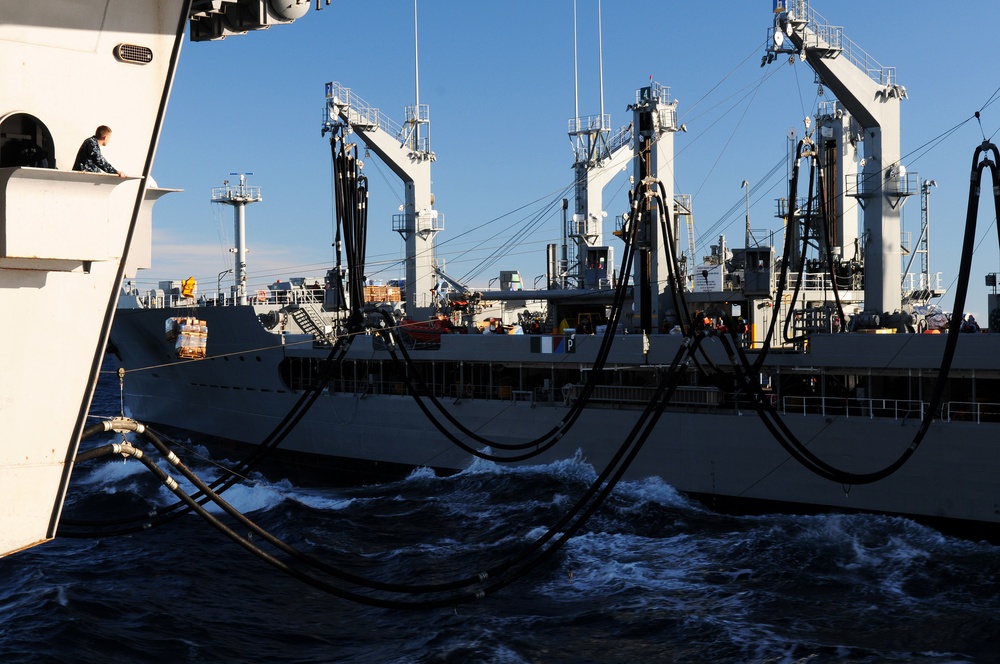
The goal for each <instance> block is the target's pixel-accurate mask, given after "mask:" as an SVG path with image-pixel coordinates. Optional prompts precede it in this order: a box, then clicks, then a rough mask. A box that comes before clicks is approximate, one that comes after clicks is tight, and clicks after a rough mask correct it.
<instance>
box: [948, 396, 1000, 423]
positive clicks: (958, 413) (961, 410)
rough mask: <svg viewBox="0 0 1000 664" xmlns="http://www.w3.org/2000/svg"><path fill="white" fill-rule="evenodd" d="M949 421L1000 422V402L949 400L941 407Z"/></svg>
mask: <svg viewBox="0 0 1000 664" xmlns="http://www.w3.org/2000/svg"><path fill="white" fill-rule="evenodd" d="M941 413H942V418H943V419H944V420H946V421H948V422H975V423H976V424H980V423H982V422H1000V404H998V403H988V402H979V401H949V402H948V403H946V404H944V406H942V408H941Z"/></svg>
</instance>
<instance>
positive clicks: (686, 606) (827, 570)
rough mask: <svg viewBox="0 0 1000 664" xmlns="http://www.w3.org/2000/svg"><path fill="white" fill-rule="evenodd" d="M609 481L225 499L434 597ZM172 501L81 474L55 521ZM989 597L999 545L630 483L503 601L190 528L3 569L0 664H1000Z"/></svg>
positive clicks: (487, 472) (271, 489)
mask: <svg viewBox="0 0 1000 664" xmlns="http://www.w3.org/2000/svg"><path fill="white" fill-rule="evenodd" d="M93 411H94V412H95V413H100V414H102V415H109V414H115V413H116V412H117V411H118V396H117V391H116V384H115V381H113V380H102V383H101V385H100V386H99V389H98V394H97V396H96V399H95V403H94V408H93ZM113 439H114V438H112V437H106V438H103V439H102V440H97V441H92V442H88V444H89V445H93V444H96V443H99V442H110V441H111V440H113ZM178 443H179V446H178V448H177V453H178V454H179V455H180V456H181V458H182V459H184V461H185V462H186V463H187V464H188V465H190V466H191V467H192V468H194V469H195V470H196V471H197V472H198V473H199V475H202V476H204V477H205V478H211V477H214V476H216V475H217V474H218V473H219V470H218V468H217V467H216V466H215V465H213V464H212V463H210V462H209V461H206V460H204V459H203V458H201V457H202V454H203V453H204V449H203V448H201V447H200V446H199V444H198V441H196V440H194V441H192V440H183V441H178ZM598 470H599V469H598ZM172 474H174V475H175V476H176V474H175V473H172ZM595 476H596V472H595V469H593V468H591V467H590V466H589V465H587V464H586V463H584V462H582V461H580V460H578V459H572V458H570V459H568V460H567V461H564V462H561V463H557V464H551V465H546V466H536V467H527V468H519V469H506V468H502V467H497V466H494V465H492V464H487V463H476V464H473V465H472V466H471V467H470V468H469V470H467V471H465V472H462V473H459V474H458V475H455V476H451V477H447V478H440V477H435V476H434V475H433V474H432V473H430V472H427V471H416V472H414V473H413V474H412V475H411V476H410V477H409V478H408V479H406V480H404V481H400V482H396V483H392V484H385V485H379V486H368V487H357V488H346V489H345V488H336V489H316V488H303V487H298V486H296V485H294V484H292V483H291V482H289V481H287V480H278V481H273V480H272V481H268V480H265V479H263V478H261V477H254V478H250V479H249V480H247V481H245V482H243V483H241V484H239V485H237V486H234V487H233V488H232V489H230V490H229V491H227V492H226V493H225V497H226V499H227V500H228V501H229V502H231V503H232V504H233V505H234V506H236V507H237V508H239V509H240V510H241V511H243V512H244V513H246V514H247V515H248V516H249V517H250V518H251V519H253V520H254V521H255V522H257V523H259V524H260V525H262V526H263V527H265V528H266V529H267V530H268V531H270V532H272V533H274V534H275V535H276V536H278V537H280V538H282V539H283V540H285V541H287V542H289V543H291V544H293V545H294V546H295V547H297V548H298V549H299V550H302V551H305V552H308V553H309V554H311V555H313V556H315V557H317V558H320V559H322V560H323V561H325V562H326V563H327V564H329V565H331V566H335V567H337V568H339V569H344V570H349V571H350V572H351V573H354V574H357V575H360V576H364V577H368V578H373V579H378V580H381V581H384V582H389V583H406V584H421V583H429V582H440V581H443V580H450V579H458V578H464V577H466V576H468V575H471V574H474V573H476V572H478V571H479V570H482V569H486V568H490V567H493V566H495V565H499V564H502V563H503V561H505V560H509V559H511V558H512V557H515V556H517V555H518V553H520V552H521V551H523V550H524V549H525V547H526V546H527V545H528V544H529V543H530V542H532V541H533V540H534V539H535V538H536V537H538V536H539V535H540V534H541V533H543V532H544V531H545V530H546V529H547V528H548V527H549V526H550V525H551V524H553V523H555V522H556V521H557V520H558V519H559V518H560V517H561V516H562V515H563V514H564V513H565V511H566V510H567V509H568V508H569V506H570V505H572V504H573V503H574V502H575V500H576V498H577V497H578V496H579V495H580V494H582V492H583V491H584V490H585V489H586V488H587V487H588V486H589V484H590V482H591V481H592V480H593V478H594V477H595ZM173 501H174V497H173V495H172V494H170V493H169V492H168V491H167V490H166V489H164V488H162V487H161V486H160V485H159V484H158V482H156V481H155V479H153V478H152V476H151V475H150V473H149V472H148V471H147V470H146V469H145V468H144V467H143V466H142V465H141V464H140V463H139V462H137V461H134V460H132V461H128V462H123V461H122V460H120V459H119V460H116V461H106V460H103V459H102V460H97V461H95V462H90V463H87V464H86V465H81V466H80V467H79V468H78V469H77V471H76V473H75V476H74V479H73V484H72V488H71V493H70V497H69V500H68V503H67V507H66V510H65V513H64V517H65V518H73V519H77V520H91V521H94V522H100V521H102V520H106V519H113V518H117V517H121V516H123V515H131V514H133V513H135V512H136V511H137V510H146V509H148V508H149V507H150V506H160V507H162V506H165V505H169V504H171V503H172V502H173ZM213 514H216V515H220V516H221V513H220V511H219V510H218V509H214V510H213ZM87 529H88V528H81V527H77V528H75V529H74V530H76V531H81V530H83V531H86V530H87ZM91 530H92V528H91ZM242 534H243V536H244V537H247V538H250V539H252V540H253V541H254V542H255V543H256V544H260V545H261V547H262V548H266V549H267V550H268V551H270V552H271V553H272V554H274V555H275V556H276V557H277V558H278V559H280V560H282V561H284V562H288V563H289V564H297V561H295V560H294V559H292V558H290V557H289V556H288V555H285V554H281V553H278V552H275V550H274V549H273V548H270V547H269V546H268V545H265V543H264V542H262V541H260V539H259V538H258V537H257V536H253V537H251V536H250V534H249V533H248V532H243V533H242ZM297 569H301V566H299V567H297ZM311 573H312V572H311ZM324 578H326V579H327V582H328V583H330V584H331V585H336V586H337V587H338V588H340V589H342V590H345V591H351V592H358V593H364V595H365V596H366V597H385V596H386V595H384V594H379V593H378V592H373V591H364V590H361V589H358V588H357V587H356V586H355V585H351V584H346V583H344V582H336V581H331V580H330V578H329V577H324ZM998 578H1000V548H998V547H996V546H993V545H990V544H987V543H978V542H971V541H967V540H962V539H955V538H951V537H946V536H944V535H942V534H940V533H938V532H936V531H934V530H932V529H929V528H926V527H923V526H920V525H917V524H915V523H913V522H911V521H908V520H905V519H899V518H887V517H880V516H864V515H861V516H858V515H852V516H843V515H840V516H837V515H833V516H790V515H768V516H754V517H734V516H726V515H720V514H716V513H713V512H711V511H709V510H707V509H706V508H705V507H703V506H702V505H700V504H698V503H695V502H692V501H690V500H688V499H687V498H685V497H684V496H683V495H680V494H678V493H677V492H676V491H674V490H673V489H672V488H671V487H670V486H668V485H666V484H664V483H662V482H660V481H657V480H646V481H643V482H633V483H624V484H621V485H619V486H618V487H617V489H616V490H615V492H614V494H613V495H612V496H611V497H610V499H609V500H608V501H606V502H605V503H604V505H603V506H602V507H601V508H600V509H599V510H598V512H597V513H596V514H595V515H594V516H593V517H592V518H591V519H590V520H589V521H588V522H587V523H586V525H585V526H584V527H583V528H582V529H581V530H580V531H579V533H578V534H576V535H575V536H573V537H571V538H570V539H569V540H568V541H567V542H566V544H565V546H563V547H562V548H561V549H559V550H558V551H557V552H556V553H554V554H553V555H552V556H551V557H550V558H548V559H546V560H545V561H543V562H542V563H541V564H540V565H539V566H537V567H535V568H533V569H531V570H530V571H529V572H528V573H527V574H526V575H525V576H523V577H522V578H519V579H517V580H516V581H514V582H513V583H511V584H510V585H508V586H506V587H504V588H502V589H500V590H499V591H497V592H495V593H492V594H489V595H487V596H486V597H483V598H481V599H478V600H476V601H474V602H471V603H458V604H454V605H449V606H443V607H439V608H433V609H405V610H404V609H388V608H379V607H372V606H368V605H366V604H361V603H358V602H355V601H352V600H349V599H344V598H342V597H338V596H333V595H331V594H329V593H327V592H324V591H322V590H320V589H317V588H316V587H314V586H313V585H310V584H308V583H306V582H303V581H302V580H300V579H298V578H293V577H291V576H289V575H287V574H285V573H283V572H281V571H279V570H277V569H275V568H274V567H272V566H270V565H268V564H266V563H264V562H262V561H261V560H259V559H258V558H256V557H254V556H252V555H250V554H249V553H248V552H247V551H245V550H244V549H243V548H242V547H240V546H238V545H237V544H235V543H234V542H232V541H231V540H229V539H227V538H226V537H224V536H223V535H222V534H221V533H219V532H218V531H217V530H215V529H214V528H212V527H210V526H209V525H208V523H207V522H206V521H205V520H203V519H202V518H200V517H198V516H196V515H191V514H189V515H186V516H183V517H181V518H178V519H176V520H174V521H172V522H170V523H168V524H165V525H162V526H159V527H155V528H151V529H148V530H145V531H142V532H136V533H132V534H128V535H122V536H102V537H96V538H82V539H77V538H68V537H60V538H57V539H56V540H55V541H54V542H51V543H48V544H45V545H42V546H40V547H36V548H34V549H32V550H29V551H26V552H23V553H20V554H17V555H15V556H11V557H7V558H4V559H0V662H3V663H5V664H8V663H14V662H31V663H36V662H74V663H78V662H101V663H106V662H116V663H117V662H154V661H155V662H160V661H163V662H168V661H169V662H366V663H367V662H497V663H504V664H514V663H522V662H573V663H578V662H622V663H624V662H629V663H631V662H991V661H998V660H1000V587H998ZM394 597H398V596H396V595H394ZM421 597H422V596H420V595H415V596H406V597H404V598H403V599H404V600H406V601H410V600H419V599H420V598H421Z"/></svg>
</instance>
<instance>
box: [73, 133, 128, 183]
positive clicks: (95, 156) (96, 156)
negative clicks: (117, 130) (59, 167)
mask: <svg viewBox="0 0 1000 664" xmlns="http://www.w3.org/2000/svg"><path fill="white" fill-rule="evenodd" d="M109 140H111V128H110V127H107V126H105V125H101V126H100V127H98V128H97V131H95V132H94V135H93V136H91V137H90V138H88V139H87V140H85V141H84V142H83V145H81V146H80V150H79V151H78V152H77V153H76V161H75V162H74V163H73V170H74V171H86V172H88V173H111V174H112V175H117V176H118V177H120V178H123V177H126V175H125V174H124V173H122V172H120V171H118V170H116V169H115V167H114V166H112V165H111V164H110V163H108V160H107V159H105V158H104V155H103V154H101V148H102V147H103V146H105V145H107V144H108V141H109Z"/></svg>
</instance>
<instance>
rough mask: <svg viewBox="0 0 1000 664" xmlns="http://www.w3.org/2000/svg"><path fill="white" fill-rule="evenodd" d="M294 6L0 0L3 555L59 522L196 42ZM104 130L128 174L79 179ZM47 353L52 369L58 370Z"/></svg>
mask: <svg viewBox="0 0 1000 664" xmlns="http://www.w3.org/2000/svg"><path fill="white" fill-rule="evenodd" d="M310 4H311V3H310V2H304V1H301V0H295V1H291V2H281V3H274V2H268V1H267V0H216V1H210V2H206V1H204V0H199V1H196V2H190V1H185V0H158V1H156V2H153V1H152V0H75V1H74V2H25V1H23V0H3V2H0V306H2V307H3V309H4V310H5V311H8V312H17V317H18V319H19V320H20V321H30V329H29V328H27V327H26V324H23V323H18V324H5V325H3V326H0V348H2V349H3V355H4V362H3V369H2V371H3V392H2V395H0V428H2V429H3V432H4V433H3V437H2V440H0V555H5V554H7V553H11V552H13V551H17V550H19V549H22V548H25V547H28V546H31V545H33V544H37V543H39V542H43V541H46V540H48V539H50V538H52V537H53V536H54V534H55V531H56V526H57V524H58V520H59V514H60V510H61V507H62V502H63V498H64V496H65V492H66V487H67V484H68V481H69V476H70V472H71V470H72V460H73V458H74V455H75V454H76V449H77V445H78V443H79V440H80V435H81V432H82V431H83V429H84V425H85V418H86V415H87V412H88V409H89V406H90V400H91V396H92V392H93V387H94V383H95V380H96V377H97V373H98V370H99V367H100V364H101V361H102V359H103V356H104V348H105V344H106V342H107V338H108V334H109V331H110V328H111V320H112V316H113V313H114V309H115V305H116V304H117V299H118V294H117V291H118V288H119V286H120V284H121V282H122V276H123V274H124V272H125V270H126V265H125V263H126V261H127V262H129V263H130V264H129V266H128V269H130V270H134V269H135V267H137V266H140V265H149V259H150V242H151V232H150V215H151V209H152V206H153V203H154V202H155V201H156V199H157V198H159V197H160V196H162V195H163V194H164V193H166V192H167V191H169V190H166V189H162V188H159V187H157V186H156V183H155V182H153V180H152V179H151V177H150V175H151V173H152V166H153V160H154V157H155V154H156V146H157V139H158V137H159V134H160V130H161V127H162V124H163V118H164V114H165V112H166V106H167V99H168V96H169V92H170V86H171V83H172V81H173V77H174V74H175V72H176V68H177V62H178V58H179V55H180V50H181V44H182V42H183V40H184V38H185V31H186V28H187V26H188V21H189V18H190V20H191V26H192V27H191V36H192V39H196V40H205V39H220V38H223V37H225V36H227V35H234V34H241V33H243V32H246V31H249V30H254V29H259V28H266V27H270V26H271V25H275V24H280V23H290V22H292V21H293V20H294V19H295V18H298V17H299V16H301V15H302V14H303V13H304V12H305V11H308V9H309V7H310ZM101 125H106V126H109V127H111V129H112V132H113V137H114V140H113V141H112V142H111V143H110V145H109V146H108V147H107V148H106V153H105V156H106V157H107V158H108V159H109V161H111V162H112V163H113V164H114V165H115V167H116V168H117V169H118V170H119V171H121V172H124V173H126V174H128V177H117V176H114V175H108V174H104V173H101V174H97V173H83V172H74V171H73V165H74V159H75V157H76V154H77V149H78V148H79V147H80V145H81V143H82V142H83V141H84V139H86V138H87V137H89V136H92V135H94V133H95V129H96V128H97V127H98V126H101ZM52 362H55V363H56V364H55V366H53V365H52Z"/></svg>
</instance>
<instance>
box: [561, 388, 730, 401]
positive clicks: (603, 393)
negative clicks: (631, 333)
mask: <svg viewBox="0 0 1000 664" xmlns="http://www.w3.org/2000/svg"><path fill="white" fill-rule="evenodd" d="M582 392H583V385H573V386H571V390H569V391H568V396H569V399H570V400H571V401H575V400H576V399H578V398H579V397H580V394H581V393H582ZM655 395H656V388H655V387H646V386H642V385H597V386H595V387H594V391H593V393H591V395H590V400H591V401H592V402H598V403H601V402H610V403H618V404H646V403H649V401H650V400H651V399H652V398H653V397H654V396H655ZM721 401H722V393H721V392H720V391H719V389H718V388H715V387H700V386H696V385H686V386H682V387H678V388H677V390H676V391H675V392H674V395H673V398H671V400H670V403H669V405H671V406H718V405H719V403H720V402H721Z"/></svg>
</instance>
